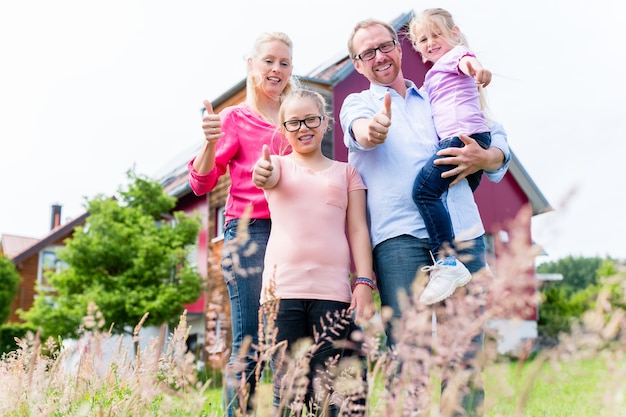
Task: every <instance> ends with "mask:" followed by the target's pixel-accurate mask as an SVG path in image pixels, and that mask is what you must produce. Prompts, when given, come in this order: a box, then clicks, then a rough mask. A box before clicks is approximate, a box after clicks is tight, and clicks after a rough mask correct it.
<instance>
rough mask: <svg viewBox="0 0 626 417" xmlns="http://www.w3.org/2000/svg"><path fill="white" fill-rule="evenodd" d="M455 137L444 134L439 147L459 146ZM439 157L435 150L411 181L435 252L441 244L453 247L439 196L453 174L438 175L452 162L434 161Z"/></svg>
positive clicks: (445, 214) (452, 166) (451, 166)
mask: <svg viewBox="0 0 626 417" xmlns="http://www.w3.org/2000/svg"><path fill="white" fill-rule="evenodd" d="M462 146H463V142H461V140H459V138H456V137H454V138H448V139H444V140H442V141H440V142H439V148H438V150H439V149H444V148H449V147H462ZM440 158H442V157H440V156H438V155H437V154H436V153H435V154H433V156H432V157H431V158H430V159H429V160H428V162H426V164H425V165H424V167H423V168H422V170H421V171H420V172H419V174H418V175H417V178H416V179H415V182H414V183H413V201H415V204H416V205H417V208H418V210H419V212H420V214H421V215H422V218H423V219H424V223H425V225H426V230H427V231H428V237H429V242H430V250H431V252H432V253H433V254H435V255H437V254H439V252H440V250H441V248H442V246H443V245H450V248H451V249H453V248H454V231H453V229H452V222H451V220H450V214H449V213H448V210H447V209H446V206H445V205H444V203H443V201H442V200H441V196H442V195H443V193H444V192H446V191H447V190H448V187H449V186H450V183H451V182H452V181H453V180H454V178H455V177H451V178H442V177H441V174H442V173H444V172H446V171H449V170H451V169H453V168H455V166H454V165H435V163H434V161H435V160H437V159H440Z"/></svg>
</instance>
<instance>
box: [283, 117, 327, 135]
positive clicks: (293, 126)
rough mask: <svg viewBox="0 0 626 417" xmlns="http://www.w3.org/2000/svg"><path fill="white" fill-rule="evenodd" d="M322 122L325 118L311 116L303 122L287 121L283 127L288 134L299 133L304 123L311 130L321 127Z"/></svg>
mask: <svg viewBox="0 0 626 417" xmlns="http://www.w3.org/2000/svg"><path fill="white" fill-rule="evenodd" d="M322 120H324V116H311V117H307V118H306V119H302V120H287V121H286V122H285V123H283V126H285V130H286V131H287V132H297V131H298V130H300V127H302V123H304V125H305V126H306V127H308V128H309V129H314V128H316V127H320V125H321V124H322Z"/></svg>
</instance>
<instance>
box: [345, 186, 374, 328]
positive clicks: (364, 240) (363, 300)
mask: <svg viewBox="0 0 626 417" xmlns="http://www.w3.org/2000/svg"><path fill="white" fill-rule="evenodd" d="M346 215H347V225H348V241H349V242H350V250H351V251H352V260H353V261H354V266H355V268H356V274H357V277H363V278H369V279H373V275H374V273H373V270H372V246H371V243H370V235H369V229H368V227H367V219H366V215H365V190H354V191H350V192H349V193H348V211H347V213H346ZM372 291H373V290H372V288H370V287H369V286H367V285H363V284H357V285H355V287H354V290H353V292H352V303H351V304H350V309H351V310H356V322H357V323H359V322H361V321H365V320H369V319H371V318H372V316H373V315H374V312H375V309H376V307H375V305H374V297H373V296H372Z"/></svg>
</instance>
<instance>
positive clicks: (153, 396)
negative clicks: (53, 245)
mask: <svg viewBox="0 0 626 417" xmlns="http://www.w3.org/2000/svg"><path fill="white" fill-rule="evenodd" d="M518 222H519V220H518ZM524 230H527V229H526V227H525V225H523V224H518V225H517V226H516V225H515V224H513V225H511V226H510V227H509V235H510V236H512V237H513V239H511V241H510V242H508V243H507V244H506V245H504V244H502V243H499V245H500V246H498V252H499V254H500V256H499V258H498V262H497V264H496V268H495V270H494V274H491V272H490V271H488V270H486V271H483V273H481V274H477V275H476V276H475V278H474V279H473V280H472V283H473V285H468V286H467V287H466V288H462V289H459V290H458V291H457V292H456V293H455V294H454V295H453V296H452V297H451V298H450V299H449V301H447V302H446V303H445V305H441V306H437V307H435V308H436V310H437V311H436V315H437V318H438V321H439V324H438V326H437V328H436V330H437V331H436V332H433V325H432V323H433V322H432V317H433V308H432V307H427V306H424V305H422V304H420V303H419V302H417V300H415V299H414V298H411V297H406V298H405V304H404V309H403V312H404V314H403V317H402V319H401V321H400V322H399V323H397V328H398V329H399V333H398V337H397V340H398V344H397V349H396V350H394V351H390V350H388V349H386V348H385V347H384V346H383V345H382V343H381V341H382V337H381V335H382V334H383V326H384V325H385V323H386V321H387V320H389V319H390V315H389V312H388V311H386V310H382V311H380V314H379V315H377V316H376V317H377V319H375V320H371V321H370V322H368V323H366V324H364V325H363V327H362V330H363V331H362V333H360V334H359V336H360V339H358V340H353V341H352V342H354V343H356V345H358V346H361V350H360V353H361V354H362V358H363V359H364V360H365V361H366V369H367V370H368V373H367V378H363V374H362V372H363V367H362V362H361V361H360V360H359V358H358V357H356V358H355V357H351V358H347V359H339V358H335V359H334V360H332V361H331V362H329V363H328V364H327V367H326V369H325V370H324V372H323V373H322V374H320V375H319V380H318V381H309V380H308V379H307V378H306V374H307V372H306V371H307V370H308V362H309V360H310V357H311V354H312V353H313V352H314V350H315V349H316V347H317V346H319V343H320V342H321V341H322V340H323V339H324V338H325V337H326V336H325V335H326V334H327V333H329V332H333V328H334V326H344V325H345V320H344V319H343V318H342V317H330V318H329V320H328V322H327V323H326V328H325V330H324V332H322V333H321V334H319V335H317V336H316V337H315V338H314V339H313V340H309V341H305V342H303V343H302V344H300V345H299V347H298V348H297V349H294V350H293V354H292V355H290V356H284V360H285V361H286V362H285V363H286V365H287V366H286V373H285V378H284V380H283V381H284V386H285V387H286V390H285V396H284V398H285V402H284V404H283V406H284V408H285V409H286V410H292V411H293V414H300V413H301V415H306V416H310V415H313V413H312V412H311V411H309V409H310V408H309V407H308V404H305V403H304V402H303V401H304V395H302V394H303V392H304V390H305V389H306V387H307V386H308V384H312V383H313V384H316V383H320V382H321V385H320V386H331V385H332V388H333V389H332V390H318V392H321V393H322V394H321V395H322V398H318V400H319V401H320V403H322V404H326V405H327V404H329V403H330V402H331V401H332V402H333V403H334V404H337V405H338V406H339V407H340V409H341V415H342V416H362V415H366V416H386V417H395V416H405V415H415V416H428V415H430V416H452V415H454V413H455V412H457V411H458V404H459V399H460V397H461V396H462V394H463V389H464V388H463V387H464V386H465V385H466V383H467V381H468V378H470V377H471V376H472V375H471V374H469V373H468V372H467V368H466V366H465V365H467V364H464V363H463V361H462V360H461V358H462V357H463V355H464V353H465V352H467V350H468V349H469V345H468V343H467V341H468V340H469V337H468V336H470V335H471V334H473V333H474V332H475V331H476V330H478V329H482V328H485V327H486V323H487V321H488V320H490V319H491V318H493V317H511V316H514V315H516V314H519V313H520V312H527V311H528V309H535V308H536V304H537V302H538V300H537V299H536V298H535V297H536V294H535V292H534V291H529V288H528V283H529V281H528V279H527V274H528V270H529V267H530V268H532V264H533V261H534V257H535V256H536V254H537V253H536V251H535V249H534V248H532V247H530V246H529V245H528V242H529V239H528V236H527V235H526V234H525V233H523V231H524ZM624 275H625V274H624V273H623V272H620V273H619V274H618V275H617V276H616V277H613V279H614V280H617V281H618V282H621V283H622V284H623V283H624V282H625V279H624ZM494 277H495V278H494ZM425 281H426V278H425V277H423V276H420V275H418V276H417V277H416V281H415V291H414V294H416V295H419V294H420V291H421V288H422V287H423V286H424V284H425ZM485 288H486V289H487V293H488V294H489V299H488V302H487V305H485V304H484V303H485V301H484V297H480V296H479V294H480V293H482V291H484V289H485ZM613 288H614V287H613ZM621 288H622V293H621V295H620V296H621V297H622V300H621V304H622V305H623V304H624V303H626V299H624V297H625V295H624V285H622V287H621ZM610 294H611V293H610V292H609V290H608V289H607V290H602V291H600V294H599V296H598V298H597V300H594V302H593V303H592V304H591V305H592V306H593V308H592V309H591V310H589V311H587V312H586V313H585V315H584V316H583V319H582V320H581V321H580V322H579V323H576V324H575V325H574V327H573V330H572V333H571V334H567V335H562V336H561V338H560V340H559V343H558V344H557V345H556V346H555V347H553V348H550V349H546V350H542V351H540V352H533V351H532V346H531V345H527V346H526V348H525V349H522V350H520V352H519V355H520V357H519V359H515V360H513V361H510V360H507V358H506V357H503V356H502V355H499V354H498V353H497V349H496V341H497V337H498V335H497V334H493V333H489V337H488V338H487V341H486V343H485V348H484V351H483V352H482V354H481V355H480V356H479V357H477V358H475V359H474V361H475V362H473V363H472V365H474V366H475V367H477V368H479V369H484V372H483V375H484V384H485V388H486V392H487V395H486V400H485V403H484V415H485V416H487V417H526V416H528V417H530V416H532V417H535V416H547V417H556V416H594V417H596V416H602V417H603V416H611V417H614V416H626V358H625V354H626V332H625V331H624V329H626V318H625V316H626V315H625V314H624V311H623V310H622V309H619V308H617V307H615V305H616V304H615V303H611V302H610V299H609V296H610ZM613 296H614V293H613ZM221 302H222V301H221V300H220V299H219V298H217V296H216V298H213V299H212V300H211V302H210V303H209V311H208V313H207V318H208V320H209V323H208V326H207V328H208V329H209V332H210V333H209V334H208V335H207V340H209V342H210V346H206V349H207V356H206V358H205V359H207V363H208V364H209V366H213V367H220V368H221V367H222V364H223V363H224V360H225V353H226V351H224V349H222V347H221V346H219V343H220V340H221V338H220V335H218V334H216V333H215V332H216V331H217V329H219V328H221V326H219V325H218V322H219V321H220V320H222V307H221ZM275 308H276V303H268V304H267V305H265V306H264V307H263V308H262V309H261V312H260V314H262V316H263V318H265V319H267V318H270V320H269V321H262V323H264V324H263V325H262V326H260V329H259V332H260V333H259V340H260V342H259V345H258V346H250V345H249V344H248V345H247V348H248V352H247V353H248V354H253V355H256V356H257V359H258V362H259V363H260V364H264V365H265V366H264V368H263V369H265V371H264V372H265V373H267V372H269V366H268V364H269V361H270V359H271V358H272V357H273V355H276V354H277V353H279V352H282V353H284V345H283V344H281V343H277V342H276V338H275V335H276V329H275V328H274V327H273V326H272V323H271V317H272V315H273V314H274V313H275ZM485 308H486V309H485ZM479 310H480V311H482V310H484V311H485V313H484V314H476V312H477V311H479ZM103 314H106V312H100V311H98V309H97V306H94V305H91V306H90V310H89V311H88V312H87V314H86V317H85V320H84V324H83V329H82V337H81V339H80V340H79V342H78V344H77V345H75V347H73V348H70V347H64V346H63V345H62V344H61V342H60V341H52V340H48V341H41V340H40V338H39V337H38V335H36V334H29V335H28V336H27V337H25V338H23V339H20V340H18V341H17V348H16V350H15V351H13V352H11V353H9V354H7V355H5V356H4V357H3V358H2V361H1V362H0V398H2V401H0V416H11V417H13V416H16V417H22V416H23V417H34V416H37V417H39V416H54V417H66V416H67V417H69V416H181V417H182V416H205V417H213V416H221V415H222V414H223V411H222V404H221V395H219V394H218V392H219V390H218V389H215V388H213V389H210V388H209V386H210V384H211V383H215V381H210V380H209V381H204V382H202V381H201V380H199V379H198V378H197V375H198V372H197V369H196V363H195V358H194V355H193V354H192V353H190V352H188V351H187V346H186V343H185V342H186V338H187V336H188V331H189V326H188V325H187V322H186V315H185V314H183V315H181V317H180V322H179V324H178V326H177V327H176V328H175V329H174V331H173V332H171V333H169V334H167V330H166V328H165V327H163V328H162V330H161V334H160V336H159V337H157V338H154V340H152V341H151V342H150V343H149V344H148V345H147V346H145V347H143V348H139V347H138V348H137V350H136V351H135V350H134V349H133V348H132V347H131V348H128V347H126V345H124V344H123V343H122V341H121V339H119V341H118V339H117V338H118V336H115V335H112V334H110V332H108V331H106V330H104V329H102V325H103V322H104V318H103ZM141 326H142V323H139V324H138V325H137V327H136V329H135V337H136V338H138V337H139V331H140V329H141ZM135 341H137V340H135ZM111 343H117V345H116V346H117V349H115V350H114V352H113V353H112V354H111V355H109V356H107V355H105V346H110V345H111ZM136 346H139V344H136ZM216 347H217V349H216ZM220 351H221V352H222V354H220V353H219V352H220ZM209 352H211V354H210V355H209ZM241 354H242V355H244V354H246V348H245V347H244V348H243V349H242V353H241ZM531 356H533V359H532V360H529V359H528V358H529V357H531ZM76 359H77V360H76ZM399 362H401V363H402V367H401V368H399V367H398V363H399ZM235 369H236V368H235ZM261 369H262V368H261V366H259V368H258V370H257V373H256V375H255V377H256V378H257V379H258V380H259V381H260V382H261V383H260V389H259V392H258V394H257V396H256V409H255V410H254V411H255V413H256V415H257V416H262V417H264V416H271V415H273V413H274V411H273V410H272V407H271V383H270V382H268V379H267V377H266V376H265V377H264V372H262V371H261ZM219 371H220V372H222V373H225V372H229V371H231V370H229V369H225V368H224V369H220V370H219ZM444 372H449V373H450V374H449V375H450V384H449V386H448V388H447V389H446V391H445V394H444V395H441V393H440V387H439V382H440V379H441V378H442V375H443V373H444ZM238 388H240V395H241V396H242V397H245V396H246V395H247V394H248V393H247V390H246V387H245V386H244V387H238ZM324 396H326V397H324ZM241 403H245V402H243V401H242V402H241ZM244 414H245V413H240V415H244ZM318 415H327V413H325V412H324V411H321V412H319V413H318Z"/></svg>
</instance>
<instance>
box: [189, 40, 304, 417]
mask: <svg viewBox="0 0 626 417" xmlns="http://www.w3.org/2000/svg"><path fill="white" fill-rule="evenodd" d="M246 63H247V84H246V86H247V87H246V88H247V91H246V100H245V101H244V102H242V103H241V104H238V105H235V106H231V107H226V108H225V109H223V110H222V111H221V112H220V113H219V114H214V113H213V108H212V107H211V104H210V103H209V102H208V101H205V102H204V105H205V107H206V111H207V112H206V114H205V115H204V118H203V119H202V130H203V132H204V136H205V139H206V140H204V141H203V143H202V147H201V149H200V151H199V153H198V154H197V156H196V157H195V158H193V159H192V160H191V161H190V162H189V164H188V166H187V167H188V171H189V183H190V185H191V188H192V190H193V191H194V193H195V194H196V195H203V194H206V193H208V192H210V191H211V190H213V189H214V188H215V186H216V185H217V183H218V179H219V178H220V177H221V176H222V175H224V173H225V172H226V171H227V170H229V173H230V179H231V185H230V188H229V194H228V197H227V200H226V210H225V227H224V246H223V249H222V271H223V273H224V279H225V281H226V286H227V288H228V294H229V299H230V314H231V326H232V339H233V343H232V348H231V355H230V360H229V363H228V367H227V369H226V375H225V384H224V385H225V396H224V410H225V415H227V416H229V417H231V416H233V415H234V414H235V413H234V410H235V409H236V408H239V410H240V412H239V414H241V415H249V414H250V413H251V412H252V410H253V409H254V403H253V399H254V394H255V391H256V384H257V380H256V376H255V375H258V373H257V372H255V371H256V367H257V361H256V356H257V355H256V352H254V351H253V349H254V347H256V346H258V330H259V322H258V312H259V297H260V294H261V271H263V257H264V256H265V246H266V244H267V239H268V237H269V232H270V227H271V223H270V212H269V208H268V206H267V201H266V200H265V197H264V196H263V191H262V190H260V189H258V188H257V187H255V186H254V184H253V183H252V180H251V178H250V172H251V171H252V167H253V165H254V163H255V162H256V160H257V159H258V157H259V155H260V154H261V150H262V149H263V147H268V148H269V149H270V150H271V152H273V153H284V151H285V147H286V142H285V139H284V137H283V136H282V134H280V133H279V132H277V127H276V126H277V123H278V111H279V108H280V102H281V99H282V97H283V96H284V95H285V94H286V93H288V92H289V91H290V90H291V89H292V88H293V86H294V81H293V79H292V71H293V65H292V42H291V39H290V38H289V37H288V36H287V35H286V34H284V33H282V32H270V33H262V34H261V35H260V36H259V37H258V38H257V39H256V41H255V43H254V46H253V48H252V53H251V54H250V56H249V57H248V59H247V62H246ZM242 222H243V223H247V225H246V224H244V225H243V228H239V229H240V230H245V231H246V233H245V236H246V237H245V239H242V238H241V237H240V236H238V234H239V233H240V232H239V231H238V226H239V225H240V223H242ZM238 237H239V238H238ZM245 338H249V339H250V341H251V345H249V346H252V348H251V349H250V351H249V352H240V348H243V343H244V339H245ZM241 358H243V361H244V363H243V364H241V363H240V362H241V361H242V359H241ZM244 375H245V378H246V380H245V381H242V378H243V376H244ZM246 398H247V399H246ZM241 399H246V400H245V401H240V400H241ZM239 402H242V404H239Z"/></svg>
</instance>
